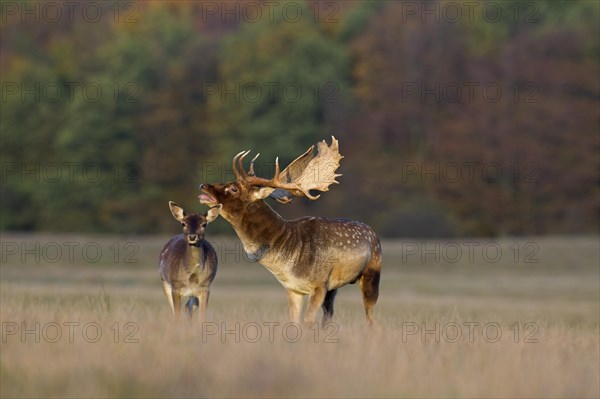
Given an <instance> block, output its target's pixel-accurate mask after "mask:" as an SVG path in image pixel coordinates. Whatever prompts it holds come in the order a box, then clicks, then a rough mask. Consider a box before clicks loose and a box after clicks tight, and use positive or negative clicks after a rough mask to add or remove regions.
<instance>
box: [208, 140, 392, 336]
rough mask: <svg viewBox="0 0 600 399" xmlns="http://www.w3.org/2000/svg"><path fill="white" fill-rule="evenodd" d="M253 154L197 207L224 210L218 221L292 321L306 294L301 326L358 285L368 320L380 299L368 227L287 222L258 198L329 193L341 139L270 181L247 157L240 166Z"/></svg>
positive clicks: (374, 241)
mask: <svg viewBox="0 0 600 399" xmlns="http://www.w3.org/2000/svg"><path fill="white" fill-rule="evenodd" d="M249 152H250V151H244V152H240V153H239V154H237V155H236V156H235V157H234V158H233V171H234V174H235V177H236V180H235V181H232V182H229V183H225V184H201V185H200V189H201V190H202V194H201V195H200V196H199V197H198V198H199V200H200V202H201V203H202V204H206V205H209V206H214V205H217V204H221V205H222V209H221V216H222V217H223V218H225V220H227V221H228V222H229V223H230V224H231V225H232V226H233V228H234V230H235V231H236V233H237V235H238V236H239V238H240V240H241V241H242V244H243V246H244V250H245V252H246V254H247V255H248V257H249V258H250V259H251V260H254V261H258V262H260V263H261V264H263V265H264V266H265V267H266V268H267V269H268V270H269V271H270V272H271V273H273V274H274V275H275V277H276V278H277V279H278V280H279V282H280V283H281V284H282V285H283V286H284V287H285V288H286V289H287V291H288V304H289V309H290V317H291V319H292V320H293V321H295V322H299V321H300V315H301V312H302V302H303V298H304V295H309V300H308V307H307V310H306V314H305V317H304V322H305V323H307V324H313V323H314V322H315V319H316V314H317V311H318V310H319V308H320V307H322V309H323V323H326V322H328V321H330V320H331V317H332V316H333V302H334V299H335V295H336V292H337V289H338V288H339V287H342V286H344V285H346V284H353V283H356V281H359V282H360V288H361V290H362V296H363V302H364V307H365V313H366V317H367V322H368V324H369V325H371V324H372V322H373V321H372V308H373V306H374V305H375V303H376V302H377V297H378V295H379V276H380V272H381V244H380V242H379V238H378V237H377V235H376V234H375V233H374V232H373V230H372V229H371V228H370V227H369V226H367V225H366V224H363V223H360V222H355V221H352V220H348V219H328V218H321V217H302V218H298V219H294V220H285V219H283V218H282V217H281V216H280V215H279V214H278V213H277V212H275V211H274V210H273V209H272V208H271V207H270V206H269V205H268V204H267V203H266V202H264V201H263V200H264V199H265V198H267V197H269V196H271V197H272V198H274V199H276V200H277V201H279V202H281V203H287V202H290V201H291V197H292V196H295V197H301V196H306V197H308V198H310V199H311V200H316V199H318V198H319V195H313V194H311V193H310V191H311V190H318V191H328V190H329V186H330V185H331V184H333V183H338V182H337V181H336V180H335V179H336V177H338V176H341V175H338V174H336V173H335V171H336V169H337V168H338V167H339V161H340V159H341V158H342V156H341V155H340V153H339V146H338V141H337V140H336V139H335V137H332V143H331V146H328V145H327V143H326V142H325V141H322V142H320V143H318V146H317V154H316V155H315V153H314V145H313V146H311V147H310V148H309V149H308V150H307V151H306V152H305V153H304V154H302V155H301V156H299V157H298V158H296V159H295V160H294V161H293V162H292V163H291V164H290V165H289V166H288V167H287V168H285V169H284V170H283V171H281V172H280V170H279V160H278V159H277V160H276V161H275V176H273V178H272V179H265V178H261V177H257V176H256V175H255V173H254V161H256V158H257V157H258V155H256V156H255V157H254V159H252V161H251V163H250V168H249V170H248V172H246V171H245V170H244V166H243V160H244V158H245V157H246V156H247V155H248V154H249Z"/></svg>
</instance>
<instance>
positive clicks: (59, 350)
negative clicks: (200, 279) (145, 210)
mask: <svg viewBox="0 0 600 399" xmlns="http://www.w3.org/2000/svg"><path fill="white" fill-rule="evenodd" d="M208 238H209V240H210V241H211V242H212V243H213V245H214V246H215V247H216V249H217V252H218V255H219V259H220V265H219V271H218V274H217V277H216V280H215V281H214V283H213V285H212V289H211V297H210V302H209V307H208V314H207V318H206V320H205V322H204V323H199V322H198V321H194V320H193V321H192V322H188V321H186V320H182V321H180V322H173V320H172V317H171V314H170V309H169V308H168V305H167V302H166V300H165V298H164V295H163V293H162V289H161V285H160V279H159V275H158V270H157V257H158V253H159V251H160V249H161V248H162V245H163V244H164V243H165V242H166V240H167V239H168V236H152V237H148V236H144V237H139V236H130V237H127V236H118V237H117V236H92V235H89V236H88V235H85V236H81V235H44V234H36V235H24V234H16V233H3V234H2V239H1V241H2V254H1V257H2V266H1V269H0V300H1V302H0V321H1V323H2V343H1V351H0V396H1V397H2V398H13V397H28V398H32V397H43V398H49V397H78V398H86V397H87V398H92V397H94V398H98V397H261V398H264V397H344V398H346V397H361V398H362V397H382V398H386V397H394V398H396V397H598V396H600V381H599V378H600V377H599V376H600V332H599V328H600V316H599V315H600V269H599V265H600V247H599V244H598V237H545V238H540V237H522V238H518V239H516V238H515V239H513V238H502V239H457V240H430V241H419V240H384V241H383V242H382V246H383V252H384V258H383V272H382V280H381V289H380V297H379V301H378V304H377V306H376V307H375V319H376V325H375V326H374V327H373V328H370V329H369V328H367V326H366V323H365V317H364V314H363V307H362V299H361V296H360V290H359V288H358V286H356V285H350V286H346V287H344V288H342V289H341V290H340V291H339V292H338V296H337V299H336V308H335V315H334V323H333V324H331V325H328V326H322V328H319V329H317V328H308V327H305V326H297V325H294V324H290V323H289V322H288V318H287V299H286V295H285V291H284V289H283V288H282V287H281V286H280V284H279V283H278V282H277V281H276V280H275V278H274V277H273V276H272V275H271V274H270V273H269V272H268V271H267V270H266V269H265V268H264V267H262V266H261V265H259V264H255V263H251V262H248V261H246V259H245V258H244V256H243V253H242V251H241V247H240V245H239V243H238V242H237V240H235V239H232V238H227V237H210V236H209V237H208Z"/></svg>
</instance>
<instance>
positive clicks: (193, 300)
mask: <svg viewBox="0 0 600 399" xmlns="http://www.w3.org/2000/svg"><path fill="white" fill-rule="evenodd" d="M194 306H195V307H198V306H199V305H198V298H197V297H195V296H192V297H190V299H188V301H187V303H186V304H185V310H186V312H187V317H188V320H192V314H193V313H194V310H195V309H194Z"/></svg>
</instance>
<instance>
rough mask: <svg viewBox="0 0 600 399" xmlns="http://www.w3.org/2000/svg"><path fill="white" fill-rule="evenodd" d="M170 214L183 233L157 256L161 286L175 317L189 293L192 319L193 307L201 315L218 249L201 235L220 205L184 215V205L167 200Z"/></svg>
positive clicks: (189, 313) (203, 311)
mask: <svg viewBox="0 0 600 399" xmlns="http://www.w3.org/2000/svg"><path fill="white" fill-rule="evenodd" d="M169 208H170V209H171V213H172V214H173V217H174V218H175V219H176V220H177V221H179V222H181V225H182V226H183V234H179V235H176V236H174V237H172V238H171V239H170V240H169V242H167V244H166V245H165V247H164V248H163V250H162V251H161V252H160V256H159V271H160V277H161V280H162V285H163V290H164V292H165V295H166V297H167V301H168V302H169V305H170V306H171V310H172V311H173V314H174V315H175V317H176V318H179V315H180V312H181V298H182V297H189V300H188V301H187V304H186V309H187V315H188V317H189V318H190V319H191V317H192V313H193V311H194V308H195V307H196V306H198V307H199V308H200V319H203V318H204V314H205V312H206V305H207V304H208V296H209V294H210V283H212V281H213V280H214V278H215V276H216V274H217V262H218V260H217V253H216V252H215V250H214V249H213V247H212V245H210V243H209V242H208V241H206V240H205V239H204V229H205V228H206V225H207V224H208V223H210V222H212V221H213V220H215V219H216V218H217V216H219V211H220V209H221V206H220V205H218V206H215V207H212V208H211V209H210V210H209V211H208V212H207V213H206V214H204V215H201V214H199V213H192V214H189V215H186V214H185V212H184V211H183V209H182V208H181V207H180V206H179V205H177V204H176V203H174V202H173V201H169Z"/></svg>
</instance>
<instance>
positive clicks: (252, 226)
mask: <svg viewBox="0 0 600 399" xmlns="http://www.w3.org/2000/svg"><path fill="white" fill-rule="evenodd" d="M224 217H225V219H227V221H228V222H229V223H231V225H232V226H233V229H234V230H235V232H236V233H237V235H238V237H239V238H240V240H241V241H242V244H243V245H244V250H245V251H246V254H247V255H248V258H249V259H250V260H253V261H259V260H261V258H263V257H264V256H265V255H266V253H267V252H269V251H270V250H271V249H272V247H273V242H274V240H275V239H276V238H277V237H279V236H280V235H281V234H283V233H284V232H285V231H286V226H287V222H286V220H285V219H283V218H282V217H281V216H280V215H279V214H278V213H277V212H275V211H274V210H273V208H271V207H270V206H269V205H268V204H267V203H265V202H264V201H256V202H253V203H251V204H249V205H248V206H247V207H246V209H245V211H244V212H243V214H242V216H241V217H239V218H235V220H234V218H227V217H226V216H225V215H224ZM230 219H231V220H230Z"/></svg>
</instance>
